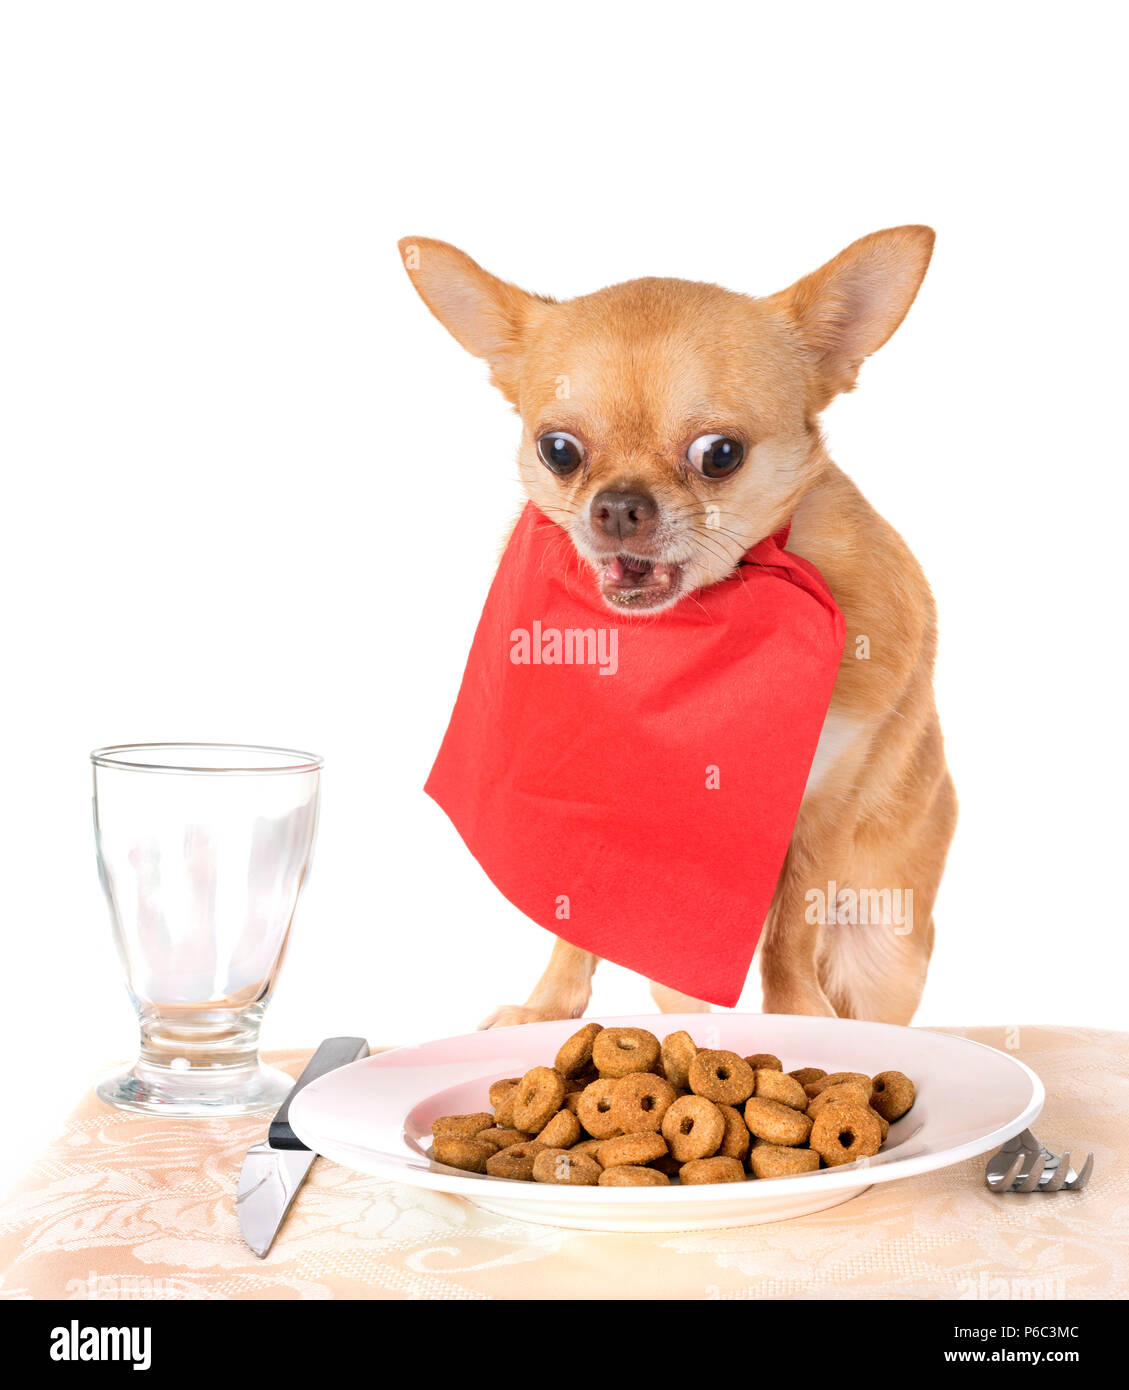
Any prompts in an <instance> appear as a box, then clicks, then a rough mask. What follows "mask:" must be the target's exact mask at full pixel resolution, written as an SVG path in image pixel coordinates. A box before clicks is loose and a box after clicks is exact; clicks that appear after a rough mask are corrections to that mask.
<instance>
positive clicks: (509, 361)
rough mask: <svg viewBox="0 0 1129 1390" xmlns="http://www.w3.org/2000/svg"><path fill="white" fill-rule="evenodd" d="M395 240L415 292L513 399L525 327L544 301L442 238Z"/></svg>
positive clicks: (515, 394) (515, 402) (496, 384)
mask: <svg viewBox="0 0 1129 1390" xmlns="http://www.w3.org/2000/svg"><path fill="white" fill-rule="evenodd" d="M399 246H400V256H401V259H402V260H403V262H404V269H405V270H406V271H407V272H408V275H409V276H410V277H411V281H412V284H413V285H414V286H415V287H416V290H417V291H418V293H419V296H420V298H421V299H422V300H423V302H424V303H425V304H426V305H427V307H428V308H429V309H430V310H431V312H432V313H433V314H434V315H435V317H436V318H437V319H438V320H439V322H440V323H441V324H442V325H443V327H444V328H445V329H446V330H447V332H448V333H450V334H451V336H452V337H453V338H455V339H456V340H457V341H458V342H460V343H461V344H462V345H463V347H465V348H466V350H467V352H469V353H473V355H474V356H475V357H481V358H483V359H484V360H485V361H487V362H489V364H490V377H491V380H492V381H493V383H494V385H495V386H497V387H498V389H499V390H500V391H501V393H502V395H503V396H505V397H506V399H507V400H508V401H510V402H511V403H512V404H514V405H516V404H517V375H518V369H519V366H520V357H521V351H522V342H523V337H524V333H525V329H526V326H527V324H528V321H529V317H530V314H531V313H532V311H533V310H534V308H535V307H536V306H537V305H538V304H541V305H543V304H546V303H548V302H549V301H548V300H545V299H541V298H539V297H538V296H536V295H532V294H528V293H527V292H526V291H525V290H522V289H519V288H518V287H517V285H511V284H510V283H509V282H508V281H506V280H499V279H498V277H497V276H496V275H491V274H490V272H489V271H488V270H483V268H482V267H481V266H480V265H479V264H478V262H477V261H472V260H471V258H470V257H469V256H468V255H467V254H466V252H465V251H460V250H459V248H458V247H457V246H451V245H450V244H449V243H448V242H445V241H433V240H432V239H431V238H430V237H410V236H408V237H404V238H403V239H402V240H401V241H400V243H399Z"/></svg>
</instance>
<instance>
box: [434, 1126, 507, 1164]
mask: <svg viewBox="0 0 1129 1390" xmlns="http://www.w3.org/2000/svg"><path fill="white" fill-rule="evenodd" d="M497 1152H498V1150H497V1149H496V1148H495V1147H494V1145H493V1144H486V1143H484V1142H483V1141H482V1140H481V1139H473V1138H468V1137H467V1136H466V1135H462V1134H437V1135H436V1136H435V1140H434V1142H433V1144H432V1146H431V1156H432V1158H434V1159H435V1161H436V1163H445V1164H446V1165H447V1167H448V1168H461V1169H462V1170H463V1171H464V1172H465V1173H485V1172H486V1165H487V1164H488V1163H489V1162H490V1160H491V1159H492V1158H493V1157H494V1155H495V1154H496V1153H497Z"/></svg>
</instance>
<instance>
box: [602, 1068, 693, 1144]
mask: <svg viewBox="0 0 1129 1390" xmlns="http://www.w3.org/2000/svg"><path fill="white" fill-rule="evenodd" d="M612 1094H613V1100H612V1109H611V1118H612V1119H613V1120H614V1121H615V1124H616V1126H617V1128H619V1129H621V1130H622V1131H623V1133H624V1134H636V1133H638V1132H639V1131H640V1130H645V1129H649V1130H652V1131H654V1133H656V1134H657V1133H658V1132H659V1130H660V1129H661V1128H662V1122H663V1116H664V1115H665V1114H666V1112H667V1111H668V1110H669V1109H670V1107H671V1106H672V1105H673V1104H674V1102H675V1101H676V1100H677V1099H678V1092H677V1091H676V1090H675V1089H674V1087H673V1086H672V1085H671V1084H670V1082H669V1081H665V1080H664V1079H663V1078H662V1077H661V1076H654V1075H652V1073H650V1072H643V1071H637V1072H632V1073H631V1075H630V1076H624V1077H621V1078H620V1080H619V1081H617V1082H616V1083H615V1090H614V1092H613V1093H612Z"/></svg>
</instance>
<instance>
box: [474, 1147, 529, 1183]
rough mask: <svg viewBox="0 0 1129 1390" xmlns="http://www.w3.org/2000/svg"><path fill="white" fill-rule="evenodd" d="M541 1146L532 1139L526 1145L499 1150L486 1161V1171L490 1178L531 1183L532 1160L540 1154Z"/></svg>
mask: <svg viewBox="0 0 1129 1390" xmlns="http://www.w3.org/2000/svg"><path fill="white" fill-rule="evenodd" d="M541 1149H542V1145H540V1144H538V1143H537V1141H536V1140H535V1139H534V1140H532V1141H530V1142H529V1143H527V1144H511V1145H510V1147H509V1148H507V1149H499V1150H498V1151H497V1152H496V1153H495V1154H494V1156H493V1157H492V1158H488V1159H487V1160H486V1171H487V1173H489V1175H490V1176H491V1177H492V1178H515V1179H517V1181H518V1182H532V1181H533V1160H534V1159H535V1158H536V1157H537V1155H538V1154H539V1153H540V1152H541Z"/></svg>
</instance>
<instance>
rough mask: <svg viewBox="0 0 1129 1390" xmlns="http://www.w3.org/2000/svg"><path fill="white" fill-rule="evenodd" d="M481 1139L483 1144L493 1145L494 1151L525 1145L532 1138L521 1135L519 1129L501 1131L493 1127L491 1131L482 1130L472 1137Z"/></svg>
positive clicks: (527, 1135) (497, 1127)
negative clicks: (515, 1145)
mask: <svg viewBox="0 0 1129 1390" xmlns="http://www.w3.org/2000/svg"><path fill="white" fill-rule="evenodd" d="M474 1137H475V1138H476V1139H481V1140H482V1141H483V1142H484V1143H487V1144H493V1145H494V1147H495V1148H496V1149H508V1148H511V1147H512V1146H513V1145H514V1144H526V1143H528V1142H529V1140H530V1139H531V1138H532V1137H533V1136H532V1135H529V1134H525V1133H523V1131H522V1130H520V1129H502V1128H501V1127H500V1126H498V1125H495V1126H494V1128H493V1129H483V1130H479V1132H478V1133H477V1134H476V1135H475V1136H474Z"/></svg>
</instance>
